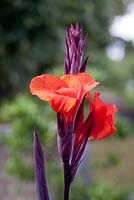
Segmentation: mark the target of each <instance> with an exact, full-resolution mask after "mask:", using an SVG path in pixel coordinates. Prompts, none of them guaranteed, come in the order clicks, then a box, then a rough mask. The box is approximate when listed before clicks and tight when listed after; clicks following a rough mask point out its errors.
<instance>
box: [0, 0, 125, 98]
mask: <svg viewBox="0 0 134 200" xmlns="http://www.w3.org/2000/svg"><path fill="white" fill-rule="evenodd" d="M123 2H124V1H123V0H118V1H117V0H108V1H107V0H101V1H97V0H77V1H76V0H73V1H72V0H65V1H62V0H52V1H49V0H44V1H43V0H13V1H10V0H1V1H0V8H1V12H0V95H1V96H3V95H5V94H7V93H9V91H10V92H12V91H14V92H16V91H17V90H18V89H24V88H25V86H26V85H28V81H29V80H30V79H31V77H32V76H33V75H35V74H40V73H42V72H43V71H45V70H46V69H47V68H49V67H51V66H52V65H53V64H58V63H61V62H63V57H62V59H61V55H62V56H63V49H64V43H63V42H64V39H63V38H64V37H63V36H65V26H67V25H70V24H71V23H75V22H76V21H79V23H80V24H82V25H83V27H84V31H85V32H88V33H89V36H90V46H91V47H92V48H104V46H105V45H106V44H107V43H108V41H109V40H110V36H109V34H108V27H109V23H110V20H111V19H112V17H113V16H114V15H115V14H117V13H120V12H122V11H123V10H124V3H123ZM91 41H92V42H91Z"/></svg>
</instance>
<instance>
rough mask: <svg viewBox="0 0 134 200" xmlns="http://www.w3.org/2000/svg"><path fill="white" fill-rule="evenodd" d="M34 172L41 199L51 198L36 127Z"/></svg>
mask: <svg viewBox="0 0 134 200" xmlns="http://www.w3.org/2000/svg"><path fill="white" fill-rule="evenodd" d="M34 172H35V179H36V187H37V192H38V198H39V200H49V193H48V186H47V180H46V173H45V161H44V153H43V150H42V147H41V144H40V141H39V138H38V134H37V131H36V129H35V130H34Z"/></svg>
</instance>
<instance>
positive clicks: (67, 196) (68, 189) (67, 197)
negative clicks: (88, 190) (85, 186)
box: [64, 183, 70, 200]
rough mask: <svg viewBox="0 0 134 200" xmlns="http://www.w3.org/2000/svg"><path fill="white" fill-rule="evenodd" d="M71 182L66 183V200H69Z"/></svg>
mask: <svg viewBox="0 0 134 200" xmlns="http://www.w3.org/2000/svg"><path fill="white" fill-rule="evenodd" d="M69 191H70V184H66V183H65V185H64V200H69Z"/></svg>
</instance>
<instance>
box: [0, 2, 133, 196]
mask: <svg viewBox="0 0 134 200" xmlns="http://www.w3.org/2000/svg"><path fill="white" fill-rule="evenodd" d="M132 11H133V13H134V4H133V3H132V1H131V0H100V1H97V0H64V1H63V0H51V1H50V0H12V1H11V0H1V1H0V199H1V200H9V199H10V200H35V199H37V197H36V190H35V183H34V175H33V154H32V149H33V129H34V127H36V128H37V130H38V132H39V137H40V139H41V142H42V144H43V146H44V149H45V158H46V161H47V165H46V167H47V176H48V181H49V187H50V192H51V196H52V200H62V195H61V194H62V190H63V188H62V185H63V176H62V168H61V163H60V160H59V157H58V152H57V147H56V116H55V113H53V111H52V110H51V108H50V107H49V105H48V104H47V103H45V102H41V101H40V100H39V99H36V97H34V96H31V94H30V91H29V83H30V80H31V79H32V77H33V76H35V75H40V74H42V73H51V74H57V75H62V74H63V62H64V47H65V30H66V27H67V26H69V25H70V24H75V23H76V21H78V22H79V24H80V25H82V27H83V31H84V35H85V34H86V33H88V42H87V45H86V51H85V55H84V57H86V56H87V55H89V64H88V68H87V71H88V73H90V74H91V75H92V76H93V77H94V78H95V79H96V80H97V81H100V82H101V85H100V86H99V89H98V88H97V89H98V90H99V91H102V94H103V95H102V98H103V100H104V101H105V102H106V103H115V104H116V105H117V107H118V108H119V112H118V114H117V116H116V120H115V121H116V126H117V128H118V131H117V132H116V133H115V134H114V135H113V136H111V137H110V138H108V139H105V141H91V142H89V145H88V147H87V149H86V152H85V156H84V160H83V164H82V166H81V168H80V170H79V173H78V174H79V176H77V178H76V181H75V182H74V184H73V185H72V190H71V196H70V199H71V200H76V199H77V200H86V199H89V197H90V199H91V200H133V199H134V159H133V155H134V125H133V124H134V123H133V122H134V58H133V57H134V34H133V39H132V38H131V37H128V38H127V37H126V36H124V35H123V34H121V33H120V34H118V32H117V30H119V32H121V28H122V27H121V20H122V19H123V16H127V15H129V14H130V13H132ZM117 16H118V17H117ZM119 16H120V17H119ZM119 19H120V23H117V24H116V22H117V21H118V20H119ZM129 23H130V24H129ZM128 25H129V27H131V36H132V33H134V30H133V25H134V14H133V24H132V23H131V22H128V23H126V24H124V27H123V30H124V32H127V31H128ZM115 30H116V31H115ZM97 89H95V90H97Z"/></svg>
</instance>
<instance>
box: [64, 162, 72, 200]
mask: <svg viewBox="0 0 134 200" xmlns="http://www.w3.org/2000/svg"><path fill="white" fill-rule="evenodd" d="M70 185H71V179H70V166H69V164H68V163H67V164H64V200H69V192H70Z"/></svg>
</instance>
